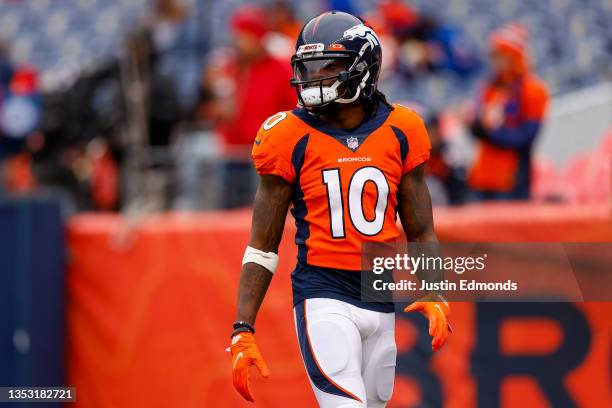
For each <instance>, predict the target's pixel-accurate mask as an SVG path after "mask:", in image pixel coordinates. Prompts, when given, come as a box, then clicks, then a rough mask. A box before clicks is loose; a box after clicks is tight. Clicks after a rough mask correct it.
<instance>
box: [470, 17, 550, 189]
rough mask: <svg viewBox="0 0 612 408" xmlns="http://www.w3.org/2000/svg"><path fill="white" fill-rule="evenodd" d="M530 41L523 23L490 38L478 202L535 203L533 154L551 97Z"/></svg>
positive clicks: (475, 129)
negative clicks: (534, 66) (532, 62)
mask: <svg viewBox="0 0 612 408" xmlns="http://www.w3.org/2000/svg"><path fill="white" fill-rule="evenodd" d="M527 40H528V33H527V31H526V29H525V28H524V27H523V26H521V25H519V24H508V25H505V26H503V27H501V28H500V29H498V30H497V31H494V32H493V34H492V35H491V38H490V55H489V57H490V64H491V70H492V73H491V74H492V75H491V77H490V78H489V80H488V81H487V83H486V85H485V87H484V90H483V91H482V93H481V94H480V97H479V100H478V104H477V112H476V115H475V118H474V119H473V120H472V121H471V125H470V127H471V133H472V134H473V136H474V137H475V138H477V139H478V140H479V146H478V152H477V156H476V160H475V162H474V164H473V166H472V168H471V170H470V173H469V176H468V177H469V180H468V181H469V184H470V186H471V188H472V189H473V190H474V191H475V193H476V198H477V199H478V200H499V199H515V200H521V199H522V200H524V199H528V198H529V191H530V185H531V151H532V146H533V143H534V141H535V139H536V137H537V135H538V133H539V131H540V128H541V124H542V121H543V119H544V114H545V112H546V107H547V103H548V93H547V90H546V86H545V85H544V84H543V83H542V81H541V80H540V79H539V78H538V77H537V76H535V74H533V73H532V72H531V70H530V67H529V61H528V56H527Z"/></svg>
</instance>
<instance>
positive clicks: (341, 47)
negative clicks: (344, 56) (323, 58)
mask: <svg viewBox="0 0 612 408" xmlns="http://www.w3.org/2000/svg"><path fill="white" fill-rule="evenodd" d="M328 49H329V50H346V47H345V46H344V45H342V44H332V45H330V46H329V48H328Z"/></svg>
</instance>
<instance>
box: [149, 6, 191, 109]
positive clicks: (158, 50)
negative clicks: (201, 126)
mask: <svg viewBox="0 0 612 408" xmlns="http://www.w3.org/2000/svg"><path fill="white" fill-rule="evenodd" d="M191 17H192V14H191V13H190V12H189V9H188V8H187V7H185V6H184V5H183V4H182V2H181V1H180V0H155V2H154V4H153V10H152V13H151V14H150V15H149V16H148V17H147V19H146V21H145V24H146V26H147V27H148V29H149V30H150V32H151V37H152V38H151V40H152V47H153V49H152V52H153V53H154V54H155V58H156V60H157V64H156V66H155V69H156V70H158V71H159V73H158V75H160V76H163V77H167V78H170V79H172V80H173V82H174V87H175V88H176V90H177V93H178V95H179V97H180V100H179V103H180V105H181V107H182V108H183V109H184V110H186V111H190V110H192V109H193V105H194V104H195V103H196V99H197V93H196V92H194V90H196V89H197V81H198V78H197V75H191V71H194V72H195V71H196V70H197V69H198V68H199V65H198V66H190V65H193V64H197V58H195V57H196V56H197V55H198V52H199V49H198V48H199V46H200V42H201V41H202V39H200V38H198V36H199V35H200V33H199V30H198V27H197V23H196V21H195V19H194V18H191Z"/></svg>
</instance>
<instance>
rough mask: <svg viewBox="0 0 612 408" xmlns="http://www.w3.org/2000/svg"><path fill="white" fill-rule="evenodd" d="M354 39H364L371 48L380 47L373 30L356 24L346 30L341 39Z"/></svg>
mask: <svg viewBox="0 0 612 408" xmlns="http://www.w3.org/2000/svg"><path fill="white" fill-rule="evenodd" d="M355 37H359V38H365V39H366V40H367V41H368V42H369V43H370V45H371V46H372V48H374V47H376V46H379V45H380V40H379V39H378V35H376V33H375V32H374V30H372V29H371V28H370V27H368V26H365V25H363V24H358V25H356V26H353V27H351V28H349V29H348V30H346V31H345V32H344V36H343V39H347V40H352V39H353V38H355Z"/></svg>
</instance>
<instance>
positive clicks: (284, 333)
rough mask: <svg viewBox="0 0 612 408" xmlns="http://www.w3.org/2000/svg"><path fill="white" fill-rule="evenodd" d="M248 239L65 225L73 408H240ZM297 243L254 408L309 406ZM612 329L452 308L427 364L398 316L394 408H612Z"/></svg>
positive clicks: (523, 209)
mask: <svg viewBox="0 0 612 408" xmlns="http://www.w3.org/2000/svg"><path fill="white" fill-rule="evenodd" d="M502 215H503V216H502ZM436 220H437V230H438V234H439V236H440V238H441V239H442V240H445V241H499V240H504V241H523V242H525V241H561V242H562V241H580V242H589V241H599V242H612V222H611V219H610V208H609V207H608V206H597V207H590V208H584V207H570V206H562V205H556V206H551V205H542V206H538V205H529V204H525V205H524V206H523V205H518V204H515V205H508V204H499V205H490V206H467V207H464V208H458V209H440V210H438V211H437V214H436ZM249 225H250V212H249V211H247V210H245V211H237V212H225V213H205V214H164V215H156V216H150V217H148V218H146V219H144V220H142V221H140V222H139V223H137V224H133V223H130V222H126V221H124V220H123V219H121V218H120V217H118V216H115V215H101V214H96V215H93V214H92V215H79V216H77V217H75V218H73V219H72V220H71V222H70V224H69V228H68V235H69V247H70V253H71V255H72V256H71V263H70V266H69V269H68V275H67V280H68V314H67V319H68V339H69V341H68V371H69V376H68V382H69V384H70V385H72V386H76V387H77V389H78V402H77V404H76V405H77V406H78V407H138V406H146V407H168V406H177V407H185V408H190V407H194V408H195V407H215V408H216V407H242V406H245V402H244V401H242V400H241V398H240V397H239V396H238V394H237V393H236V392H235V391H234V390H233V388H232V384H231V369H230V365H229V357H228V355H227V353H226V352H225V348H226V347H227V346H228V343H229V335H228V327H229V325H230V323H231V322H232V321H233V320H234V317H235V316H234V313H235V296H236V291H237V283H238V277H239V272H240V262H241V259H242V254H243V251H244V247H245V245H246V243H247V240H248V233H249V232H248V230H249ZM293 233H294V228H293V226H292V225H289V224H288V225H287V228H286V231H285V237H284V239H283V241H282V244H281V247H280V255H281V257H280V258H281V263H280V266H279V270H278V272H277V274H276V276H275V278H274V280H273V282H272V284H271V286H270V290H269V293H268V296H267V297H266V300H265V302H264V304H263V307H262V310H261V313H260V315H259V318H258V321H257V328H258V342H259V343H260V348H261V349H262V352H263V354H264V357H265V358H266V360H267V362H268V365H269V366H270V369H271V377H270V378H269V379H268V380H262V379H261V378H259V377H258V375H256V374H254V375H253V378H252V382H253V386H254V393H255V399H256V401H257V403H256V404H255V406H261V407H288V406H291V407H313V406H316V405H315V401H314V396H313V393H312V391H311V389H310V385H309V384H308V380H307V377H306V375H305V372H304V369H303V367H302V362H301V358H300V355H299V349H298V346H297V342H296V339H295V329H294V325H293V316H292V309H291V287H290V272H291V270H292V267H293V265H294V263H295V252H296V250H295V247H294V245H293V243H292V235H293ZM611 314H612V304H611V303H580V304H571V303H539V304H528V303H512V304H507V303H506V304H504V303H478V304H474V303H457V304H454V306H453V310H452V316H451V318H452V322H453V325H454V334H453V336H452V338H451V340H450V341H449V343H448V344H447V345H446V346H445V347H444V349H443V350H442V351H441V352H439V353H437V354H435V355H432V353H431V351H430V347H429V341H430V340H429V337H428V335H427V330H426V322H425V321H424V320H423V318H422V317H421V316H410V317H408V316H403V315H400V316H399V318H398V322H397V336H396V337H397V343H398V350H399V354H398V370H397V377H396V386H395V392H394V396H393V400H392V402H391V403H390V404H389V407H390V408H392V407H411V406H427V407H456V408H466V407H474V406H479V407H496V406H502V407H522V408H525V407H549V406H559V407H561V406H563V407H572V406H577V407H602V406H611V404H612V400H611V396H610V381H611V374H610V367H611V366H610V362H611V361H612V359H611V354H610V346H611V344H612V321H611V320H610V318H609V316H610V315H611ZM419 403H421V404H422V405H419Z"/></svg>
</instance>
